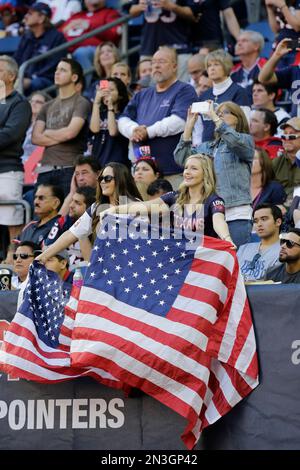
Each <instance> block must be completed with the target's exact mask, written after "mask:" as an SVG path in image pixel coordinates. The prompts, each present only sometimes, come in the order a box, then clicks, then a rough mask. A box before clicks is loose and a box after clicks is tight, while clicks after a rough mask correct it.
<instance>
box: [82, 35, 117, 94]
mask: <svg viewBox="0 0 300 470" xmlns="http://www.w3.org/2000/svg"><path fill="white" fill-rule="evenodd" d="M119 60H120V54H119V50H118V48H117V47H116V46H115V45H114V43H113V42H103V43H102V44H100V45H99V46H97V47H96V51H95V55H94V67H95V71H96V75H97V78H96V79H95V80H94V81H93V82H92V83H91V85H90V86H89V87H88V89H86V90H85V91H84V96H85V97H86V98H88V99H89V100H90V101H94V99H95V95H96V91H97V85H99V80H103V79H107V78H109V77H110V76H111V69H112V66H113V65H114V64H115V63H116V62H119Z"/></svg>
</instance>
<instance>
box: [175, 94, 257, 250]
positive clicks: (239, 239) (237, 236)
mask: <svg viewBox="0 0 300 470" xmlns="http://www.w3.org/2000/svg"><path fill="white" fill-rule="evenodd" d="M207 114H208V117H209V119H211V120H212V121H213V123H214V124H215V126H216V133H215V136H216V138H215V139H214V140H211V141H209V142H203V143H202V144H200V145H198V146H197V147H192V141H191V136H192V131H193V128H194V125H195V122H196V121H197V119H198V114H197V113H192V112H191V109H189V111H188V117H187V120H186V124H185V129H184V132H183V134H182V136H181V138H180V141H179V143H178V145H177V147H176V149H175V152H174V159H175V161H176V163H177V164H178V165H181V166H183V165H184V162H185V160H186V158H187V157H188V156H189V155H190V154H194V153H198V152H201V153H204V154H206V155H209V156H210V157H211V158H212V159H213V162H214V169H215V172H216V176H217V193H218V194H220V196H221V197H222V198H223V199H224V201H225V207H226V221H227V223H228V226H229V230H230V234H231V237H232V239H233V241H234V244H235V245H236V246H240V245H243V244H244V243H248V241H249V239H250V233H251V227H252V223H251V219H252V209H251V194H250V177H251V166H252V160H253V154H254V142H253V138H252V137H251V136H250V134H249V126H248V122H247V119H246V116H245V114H244V112H243V111H242V109H241V108H240V106H238V105H237V104H235V103H232V102H231V101H227V102H225V103H222V104H220V105H219V106H218V108H217V109H216V111H215V110H214V106H213V103H210V109H209V112H208V113H207Z"/></svg>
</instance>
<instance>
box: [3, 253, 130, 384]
mask: <svg viewBox="0 0 300 470" xmlns="http://www.w3.org/2000/svg"><path fill="white" fill-rule="evenodd" d="M78 295H79V290H78V289H76V288H74V289H73V290H72V293H71V297H70V293H69V292H68V291H66V290H64V289H63V283H62V281H61V280H60V278H59V276H58V275H57V274H56V273H54V272H53V271H48V270H47V269H46V268H45V266H43V265H41V264H40V263H38V262H37V261H34V262H33V263H32V265H31V267H30V270H29V278H28V283H27V286H26V289H25V292H24V298H23V302H22V304H21V306H20V309H19V311H18V312H17V313H16V315H15V317H14V319H13V321H12V323H11V325H10V327H9V328H8V330H7V331H6V333H5V337H4V341H3V344H2V348H1V352H0V369H1V370H3V371H4V372H6V373H7V374H10V375H11V376H13V377H20V378H24V379H28V380H34V381H37V382H61V381H64V380H70V379H73V378H75V377H81V376H84V375H89V376H92V377H94V378H95V379H96V380H98V381H100V382H101V383H104V384H106V385H109V386H114V387H116V388H120V387H121V384H120V382H119V381H118V380H116V379H115V378H114V377H112V376H111V375H110V374H109V373H107V372H106V371H102V370H101V369H98V368H87V369H78V368H77V369H76V368H73V367H71V364H70V347H69V345H68V344H67V340H66V338H67V335H68V328H67V327H66V326H64V333H65V335H66V336H63V335H62V344H60V336H59V334H60V330H61V328H62V325H63V321H64V322H65V323H66V324H67V325H68V323H69V322H70V321H72V320H71V319H72V318H73V317H74V315H75V309H76V307H77V298H78ZM69 297H70V299H69ZM67 302H68V303H67Z"/></svg>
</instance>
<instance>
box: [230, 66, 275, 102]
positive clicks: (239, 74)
mask: <svg viewBox="0 0 300 470" xmlns="http://www.w3.org/2000/svg"><path fill="white" fill-rule="evenodd" d="M266 62H267V59H265V58H264V57H260V58H259V59H258V61H257V63H256V64H255V65H254V67H252V69H251V70H249V71H246V70H244V68H243V66H242V64H237V65H236V66H235V67H233V70H232V72H231V75H230V78H231V80H232V81H233V82H234V83H236V84H237V85H240V86H241V87H242V88H245V90H246V91H247V93H248V96H249V99H250V102H251V103H252V88H253V82H254V80H256V79H257V77H258V75H259V72H260V71H261V69H262V67H263V66H264V64H265V63H266Z"/></svg>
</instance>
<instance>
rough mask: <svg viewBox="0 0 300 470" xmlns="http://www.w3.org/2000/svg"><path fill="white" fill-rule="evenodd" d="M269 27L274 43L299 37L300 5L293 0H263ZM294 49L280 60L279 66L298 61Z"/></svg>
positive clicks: (286, 65)
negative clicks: (273, 34) (274, 39)
mask: <svg viewBox="0 0 300 470" xmlns="http://www.w3.org/2000/svg"><path fill="white" fill-rule="evenodd" d="M265 3H266V8H267V15H268V21H269V25H270V28H271V29H272V31H273V33H275V34H276V43H279V42H280V41H281V40H282V39H289V40H290V39H296V40H297V39H298V38H299V37H300V34H299V30H300V5H299V3H298V1H295V0H287V1H284V0H283V1H281V0H265ZM296 57H297V56H296V51H295V50H291V49H290V50H289V53H288V54H287V55H286V56H285V57H284V58H282V59H281V60H280V64H279V68H282V67H288V66H290V65H292V64H293V63H298V62H296V61H295V59H296Z"/></svg>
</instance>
